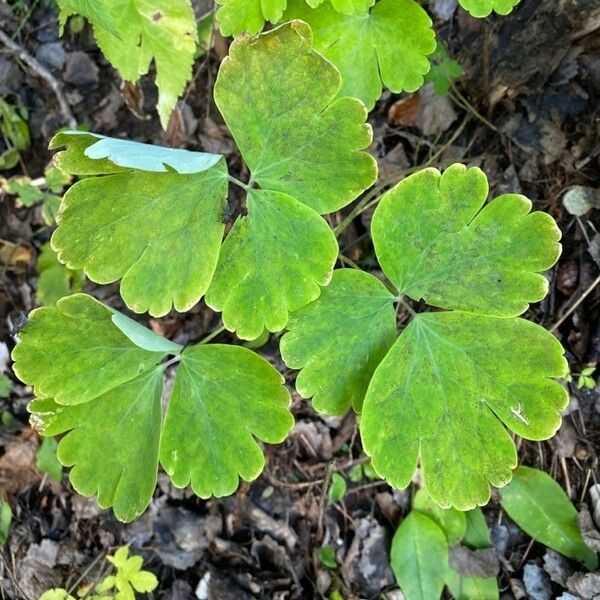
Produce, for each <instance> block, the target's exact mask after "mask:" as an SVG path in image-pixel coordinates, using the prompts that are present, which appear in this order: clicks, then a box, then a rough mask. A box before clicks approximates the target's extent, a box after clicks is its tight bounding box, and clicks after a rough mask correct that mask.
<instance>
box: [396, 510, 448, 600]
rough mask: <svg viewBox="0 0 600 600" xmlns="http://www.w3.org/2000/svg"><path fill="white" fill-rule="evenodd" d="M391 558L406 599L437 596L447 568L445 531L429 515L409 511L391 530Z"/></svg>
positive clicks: (423, 599)
mask: <svg viewBox="0 0 600 600" xmlns="http://www.w3.org/2000/svg"><path fill="white" fill-rule="evenodd" d="M390 562H391V565H392V570H393V571H394V575H395V576H396V580H397V581H398V585H399V586H400V587H401V589H402V591H403V592H404V596H405V597H406V600H437V599H438V598H439V597H440V596H441V594H442V589H443V588H444V576H445V574H446V571H447V570H448V544H447V542H446V536H445V535H444V532H443V531H442V530H441V529H440V528H439V527H438V526H437V525H436V524H435V523H434V522H433V521H432V520H431V519H430V518H429V517H426V516H425V515H423V514H420V513H419V512H411V513H410V514H409V515H408V516H407V517H406V518H405V519H404V520H403V521H402V523H401V524H400V527H399V528H398V529H397V531H396V533H395V534H394V539H393V541H392V550H391V555H390Z"/></svg>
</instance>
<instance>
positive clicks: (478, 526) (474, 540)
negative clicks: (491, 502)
mask: <svg viewBox="0 0 600 600" xmlns="http://www.w3.org/2000/svg"><path fill="white" fill-rule="evenodd" d="M465 517H466V519H467V531H466V532H465V537H464V539H463V541H464V543H465V544H467V545H468V546H471V548H476V549H477V548H489V547H490V546H491V545H492V539H491V538H490V532H489V529H488V524H487V522H486V520H485V517H484V516H483V512H482V510H481V509H480V508H479V507H477V508H474V509H473V510H468V511H467V512H466V513H465Z"/></svg>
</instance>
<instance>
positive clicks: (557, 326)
mask: <svg viewBox="0 0 600 600" xmlns="http://www.w3.org/2000/svg"><path fill="white" fill-rule="evenodd" d="M599 283H600V275H598V277H596V279H594V281H592V283H591V284H590V287H588V289H587V290H585V292H583V294H581V296H579V298H578V300H577V301H576V302H575V303H574V304H573V305H572V306H571V308H569V310H568V311H567V312H566V313H565V314H564V315H563V316H562V317H561V318H560V319H559V320H558V321H557V322H556V323H554V325H552V327H551V328H550V333H553V332H554V331H556V330H557V329H558V328H559V327H560V326H561V325H562V324H563V323H564V322H565V320H566V319H567V318H568V317H569V316H570V315H571V314H573V312H575V309H576V308H577V307H578V306H579V305H580V304H581V303H582V302H583V301H584V300H585V299H586V298H587V297H588V296H589V295H590V294H591V293H592V291H593V289H594V288H595V287H596V286H597V285H598V284H599Z"/></svg>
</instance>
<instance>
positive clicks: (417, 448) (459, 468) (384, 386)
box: [360, 312, 567, 510]
mask: <svg viewBox="0 0 600 600" xmlns="http://www.w3.org/2000/svg"><path fill="white" fill-rule="evenodd" d="M566 372H567V363H566V360H565V358H564V356H563V349H562V347H561V345H560V343H559V342H558V340H556V338H555V337H554V336H553V335H551V334H550V333H548V332H547V331H546V330H545V329H543V328H542V327H540V326H539V325H536V324H534V323H531V322H529V321H525V320H523V319H503V318H494V317H484V316H477V315H472V314H467V313H461V312H445V313H444V312H442V313H423V314H420V315H417V316H416V317H415V318H414V319H413V321H412V322H411V323H410V325H409V326H408V327H407V328H406V329H405V330H404V331H403V332H402V334H401V335H400V337H399V338H398V340H397V341H396V343H395V344H394V346H392V348H391V350H390V351H389V352H388V354H387V356H386V357H385V358H384V359H383V361H382V362H381V364H380V365H379V367H378V368H377V369H376V371H375V374H374V375H373V379H372V381H371V384H370V386H369V389H368V391H367V395H366V398H365V402H364V406H363V414H362V417H361V423H360V428H361V434H362V440H363V445H364V448H365V451H366V453H367V454H368V455H369V456H372V458H373V461H372V464H373V467H374V468H375V470H376V471H377V472H378V473H379V474H380V475H381V476H382V477H385V478H386V479H387V480H388V481H389V482H390V483H391V484H392V485H393V486H395V487H399V488H403V487H406V486H407V485H408V484H409V483H410V481H411V479H412V476H413V473H414V470H415V467H416V465H417V461H418V460H420V464H421V469H422V473H423V478H424V481H425V483H426V486H427V490H428V492H429V494H430V495H431V497H432V498H433V499H434V500H435V501H436V502H437V503H438V504H439V505H440V506H442V507H449V506H453V507H455V508H457V509H459V510H467V509H471V508H473V507H474V506H476V505H482V504H485V503H486V502H487V500H488V499H489V496H490V488H489V484H490V483H491V484H492V485H495V486H503V485H505V484H506V483H508V481H509V480H510V477H511V470H512V469H513V468H514V467H515V466H516V462H517V456H516V450H515V446H514V443H513V441H512V440H511V438H510V436H509V434H508V432H507V430H506V429H505V427H506V428H509V429H510V430H512V431H514V432H515V433H516V434H518V435H520V436H522V437H525V438H527V439H534V440H540V439H546V438H548V437H550V436H552V435H553V434H554V433H555V432H556V430H557V429H558V426H559V424H560V410H561V409H562V408H564V406H565V405H566V403H567V394H566V391H565V390H564V389H563V387H562V386H561V385H560V384H559V383H558V382H556V381H553V380H552V379H551V378H556V377H563V376H564V375H565V374H566Z"/></svg>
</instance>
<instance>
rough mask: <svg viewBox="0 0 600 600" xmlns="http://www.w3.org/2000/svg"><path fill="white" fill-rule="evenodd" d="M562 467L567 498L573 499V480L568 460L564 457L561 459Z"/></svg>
mask: <svg viewBox="0 0 600 600" xmlns="http://www.w3.org/2000/svg"><path fill="white" fill-rule="evenodd" d="M560 466H561V467H562V471H563V475H564V477H565V488H566V490H567V496H569V498H571V493H572V491H571V480H570V479H569V469H568V468H567V459H566V458H565V457H564V456H561V457H560Z"/></svg>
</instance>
